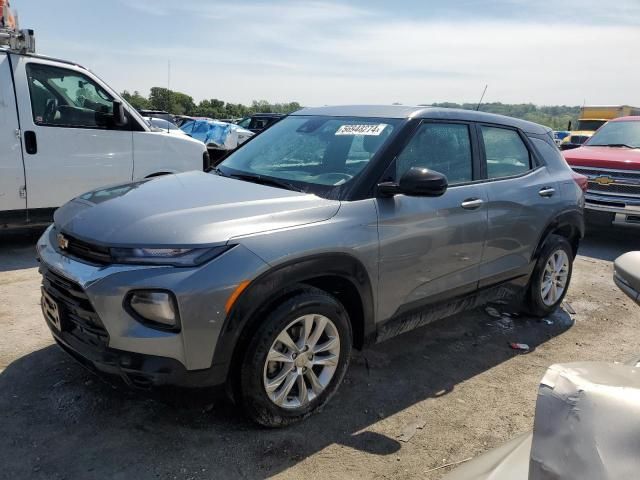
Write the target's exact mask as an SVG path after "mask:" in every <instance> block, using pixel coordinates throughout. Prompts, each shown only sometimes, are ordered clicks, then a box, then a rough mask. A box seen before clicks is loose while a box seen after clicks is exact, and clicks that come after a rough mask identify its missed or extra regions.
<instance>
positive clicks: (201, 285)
mask: <svg viewBox="0 0 640 480" xmlns="http://www.w3.org/2000/svg"><path fill="white" fill-rule="evenodd" d="M54 238H55V230H54V229H53V227H50V228H49V229H48V230H47V231H46V232H45V233H44V234H43V235H42V237H41V238H40V240H39V241H38V255H39V258H40V261H41V268H40V271H41V273H42V274H43V291H44V292H45V294H46V296H48V299H49V300H50V301H51V300H53V303H54V304H55V305H56V309H57V308H59V309H60V312H59V314H60V317H61V319H60V321H58V322H55V321H52V316H51V312H50V311H49V310H50V308H51V305H50V304H49V305H47V303H46V300H43V303H42V305H43V314H44V316H45V319H46V322H47V325H48V326H49V328H50V329H51V332H52V334H53V337H54V339H55V340H56V342H57V343H58V345H60V346H61V347H62V348H63V349H64V350H65V351H66V352H68V353H69V354H71V355H72V356H73V357H74V358H76V359H77V360H79V361H80V362H81V363H82V364H84V365H85V366H87V367H89V368H90V369H91V370H94V371H98V372H102V373H107V374H112V375H117V376H119V377H121V378H123V379H124V380H125V382H127V383H128V384H130V385H136V386H140V387H147V386H152V385H168V384H171V385H180V386H211V385H217V384H221V383H223V382H224V381H225V380H226V375H227V371H228V364H227V363H220V364H213V354H214V349H215V345H216V342H217V340H218V337H219V335H220V332H221V329H222V327H223V325H224V323H225V320H226V312H225V308H224V305H225V302H226V301H227V299H228V297H229V296H230V295H231V293H232V292H233V291H234V290H235V288H236V286H237V285H238V284H239V283H240V282H242V281H243V280H245V279H251V278H254V275H256V274H259V273H260V272H261V271H262V269H264V268H265V266H266V264H265V263H264V262H263V261H262V260H261V259H259V258H258V257H257V256H256V255H254V254H253V253H252V252H251V251H249V250H248V249H246V248H244V247H242V245H238V246H237V247H235V248H233V249H231V250H229V251H228V252H226V253H224V254H222V255H221V256H220V257H217V258H216V259H214V260H212V261H210V262H208V263H206V264H204V265H201V266H198V267H194V268H177V267H165V266H148V265H145V266H142V265H108V266H101V265H91V264H88V263H86V262H83V261H80V260H78V259H75V258H72V257H70V256H68V255H64V254H63V253H62V252H60V251H59V250H58V248H57V246H56V243H55V242H54V241H53V240H54ZM138 289H163V290H169V291H171V292H173V294H174V295H175V297H176V299H177V303H178V310H179V312H180V318H181V327H182V328H181V330H180V331H179V332H167V331H161V330H156V329H154V328H152V327H149V326H147V325H144V324H142V323H140V322H139V321H138V320H136V318H134V317H133V316H132V315H130V314H129V313H128V312H127V309H125V308H124V299H125V298H126V296H127V295H128V293H129V292H130V291H131V290H138ZM43 298H45V297H43Z"/></svg>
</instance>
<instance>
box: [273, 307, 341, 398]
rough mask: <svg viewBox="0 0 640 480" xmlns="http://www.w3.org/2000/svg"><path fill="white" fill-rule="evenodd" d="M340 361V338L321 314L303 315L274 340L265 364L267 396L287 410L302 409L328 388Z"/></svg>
mask: <svg viewBox="0 0 640 480" xmlns="http://www.w3.org/2000/svg"><path fill="white" fill-rule="evenodd" d="M339 359H340V336H339V334H338V329H337V328H336V326H335V325H334V323H333V322H332V321H331V320H330V319H329V318H327V317H325V316H324V315H319V314H308V315H303V316H301V317H299V318H297V319H296V320H294V321H293V322H291V323H290V324H289V325H287V327H285V328H284V329H283V330H282V331H281V332H280V334H279V335H278V336H277V337H276V339H275V341H274V342H273V344H272V345H271V348H270V349H269V352H268V354H267V358H266V360H265V364H264V373H263V385H264V389H265V392H266V393H267V396H268V397H269V398H270V399H271V401H272V402H273V403H275V404H276V405H277V406H279V407H282V408H286V409H296V408H300V407H304V406H306V405H308V404H309V402H311V401H313V400H314V399H315V398H317V397H318V396H319V395H320V394H321V393H322V392H323V391H324V389H325V388H326V387H327V385H329V382H331V379H332V378H333V376H334V374H335V372H336V369H337V366H338V360H339Z"/></svg>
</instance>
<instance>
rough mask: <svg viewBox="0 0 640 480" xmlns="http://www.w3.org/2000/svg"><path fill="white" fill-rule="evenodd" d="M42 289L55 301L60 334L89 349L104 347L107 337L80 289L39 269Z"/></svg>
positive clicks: (62, 278)
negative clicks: (86, 345) (76, 340)
mask: <svg viewBox="0 0 640 480" xmlns="http://www.w3.org/2000/svg"><path fill="white" fill-rule="evenodd" d="M40 273H42V288H43V289H44V290H45V291H46V292H47V294H48V295H49V296H50V297H51V298H53V300H55V302H56V303H57V305H58V310H59V315H60V329H61V332H62V333H68V334H70V335H73V336H74V337H76V338H77V339H78V340H80V341H81V342H84V343H86V344H88V345H90V346H93V347H101V348H102V347H106V346H107V344H108V341H109V334H108V333H107V331H106V329H105V328H104V325H103V324H102V322H101V321H100V318H99V317H98V314H97V313H96V311H95V309H94V308H93V305H91V302H90V301H89V297H88V296H87V294H86V293H85V292H84V290H83V289H82V287H81V286H80V285H78V284H77V283H76V282H73V281H71V280H69V279H67V278H65V277H63V276H62V275H59V274H57V273H55V272H53V271H52V270H49V269H47V268H45V267H41V271H40Z"/></svg>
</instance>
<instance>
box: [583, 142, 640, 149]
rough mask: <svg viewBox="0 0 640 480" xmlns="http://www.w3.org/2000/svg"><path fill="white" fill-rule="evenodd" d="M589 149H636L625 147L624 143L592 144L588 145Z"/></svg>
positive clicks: (629, 146)
mask: <svg viewBox="0 0 640 480" xmlns="http://www.w3.org/2000/svg"><path fill="white" fill-rule="evenodd" d="M588 146H589V147H620V148H638V147H633V146H631V145H627V144H626V143H593V144H591V145H588Z"/></svg>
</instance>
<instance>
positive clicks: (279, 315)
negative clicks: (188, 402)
mask: <svg viewBox="0 0 640 480" xmlns="http://www.w3.org/2000/svg"><path fill="white" fill-rule="evenodd" d="M350 354H351V325H350V322H349V317H348V315H347V312H346V311H345V309H344V307H343V306H342V304H341V303H340V302H339V301H338V300H336V299H335V298H334V297H332V296H331V295H328V294H327V293H325V292H323V291H321V290H317V289H313V288H309V289H306V290H304V291H302V292H300V293H299V294H296V295H295V296H293V297H292V298H290V299H288V300H286V301H284V302H283V303H281V304H280V305H279V306H277V307H276V308H275V309H274V310H273V311H272V312H271V313H269V314H268V316H267V317H266V318H265V320H264V322H263V323H262V324H261V325H260V326H259V327H258V329H257V330H256V332H255V333H254V335H253V337H252V339H251V340H250V342H249V345H248V348H247V350H246V353H245V355H244V359H243V362H242V368H241V370H240V402H241V403H242V405H243V407H244V410H245V412H246V413H247V415H248V416H249V417H250V418H251V419H252V420H254V421H255V422H257V423H259V424H261V425H264V426H267V427H279V426H284V425H288V424H291V423H294V422H297V421H299V420H302V419H303V418H305V417H307V416H308V415H310V414H311V413H313V412H314V411H315V410H317V409H318V408H319V407H321V406H322V405H324V404H325V403H326V402H327V401H328V400H329V398H331V396H332V395H333V394H334V393H335V392H336V390H337V389H338V386H339V385H340V383H341V382H342V378H343V377H344V374H345V372H346V370H347V366H348V363H349V356H350Z"/></svg>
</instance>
